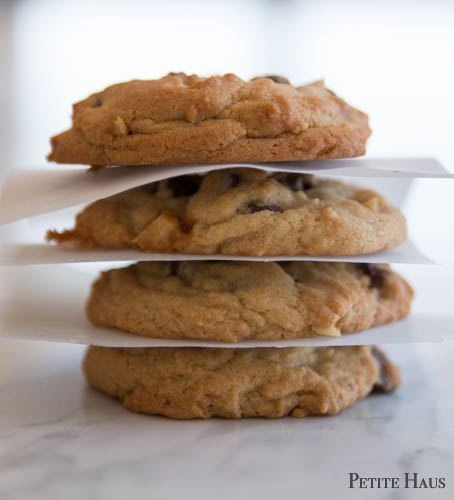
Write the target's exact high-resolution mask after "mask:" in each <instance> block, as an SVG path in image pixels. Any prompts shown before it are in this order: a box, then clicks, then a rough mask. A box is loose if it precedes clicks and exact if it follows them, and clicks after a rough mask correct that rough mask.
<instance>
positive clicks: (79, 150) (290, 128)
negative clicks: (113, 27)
mask: <svg viewBox="0 0 454 500" xmlns="http://www.w3.org/2000/svg"><path fill="white" fill-rule="evenodd" d="M369 135H370V129H369V126H368V119H367V115H365V114H364V113H362V112H361V111H358V110H357V109H355V108H353V107H351V106H349V105H348V104H347V103H346V102H344V101H343V100H342V99H340V98H339V97H337V96H336V95H335V94H333V93H332V92H331V91H329V90H327V89H326V88H325V87H324V86H323V83H322V82H315V83H312V84H310V85H304V86H301V87H293V86H292V85H290V83H289V82H288V81H286V80H285V79H282V78H281V79H279V78H276V77H258V78H253V79H252V80H250V81H248V82H246V81H243V80H241V79H240V78H238V77H237V76H235V75H233V74H227V75H224V76H213V77H210V78H201V77H199V76H197V75H190V76H188V75H185V74H184V73H170V74H169V75H167V76H165V77H163V78H160V79H159V80H133V81H130V82H125V83H119V84H117V85H112V86H111V87H108V88H106V89H105V90H104V91H102V92H99V93H96V94H93V95H91V96H90V97H88V98H87V99H85V100H83V101H81V102H78V103H77V104H75V105H74V106H73V119H72V128H70V129H69V130H67V131H66V132H63V133H61V134H59V135H57V136H55V137H53V138H52V139H51V146H52V152H51V153H50V154H49V156H48V159H49V160H51V161H55V162H57V163H82V164H87V165H98V166H99V165H163V164H190V163H237V162H248V163H250V162H269V161H291V160H310V159H314V158H346V157H352V156H359V155H362V154H364V152H365V144H366V141H367V138H368V137H369Z"/></svg>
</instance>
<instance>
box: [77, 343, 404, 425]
mask: <svg viewBox="0 0 454 500" xmlns="http://www.w3.org/2000/svg"><path fill="white" fill-rule="evenodd" d="M84 372H85V376H86V379H87V381H88V383H89V384H90V385H91V386H92V387H94V388H96V389H98V390H100V391H102V392H104V393H106V394H108V395H110V396H113V397H116V398H118V399H120V401H121V402H122V403H123V404H124V406H125V407H126V408H128V409H130V410H132V411H135V412H140V413H147V414H149V415H164V416H166V417H170V418H176V419H190V418H211V417H223V418H242V417H266V418H278V417H284V416H286V415H290V416H292V417H305V416H307V415H333V414H335V413H338V412H340V411H341V410H343V409H345V408H347V407H349V406H351V405H352V404H354V403H355V402H356V401H357V400H358V399H361V398H364V397H365V396H367V395H368V394H369V393H370V392H372V391H374V390H375V391H382V392H383V391H384V392H390V391H393V390H394V389H396V388H397V387H398V386H399V385H400V377H399V370H398V368H397V367H396V366H394V365H393V364H391V363H390V362H389V361H388V360H387V359H386V357H385V355H384V353H383V352H382V351H381V350H380V349H379V348H377V347H374V346H355V347H292V348H283V349H275V348H264V349H261V348H254V349H216V348H190V347H186V348H185V347H179V348H112V347H94V346H91V347H89V348H88V351H87V354H86V357H85V361H84Z"/></svg>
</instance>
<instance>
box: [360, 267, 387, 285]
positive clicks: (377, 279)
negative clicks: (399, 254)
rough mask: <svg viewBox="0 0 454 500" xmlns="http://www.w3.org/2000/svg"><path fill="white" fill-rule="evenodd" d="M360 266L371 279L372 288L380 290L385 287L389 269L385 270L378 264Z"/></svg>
mask: <svg viewBox="0 0 454 500" xmlns="http://www.w3.org/2000/svg"><path fill="white" fill-rule="evenodd" d="M360 266H361V269H362V270H363V271H364V272H365V273H366V274H367V275H368V276H369V278H370V283H369V287H370V288H377V289H380V288H381V287H382V286H383V285H384V283H385V277H386V276H387V275H388V274H389V271H388V270H387V269H383V268H382V267H379V266H377V264H360Z"/></svg>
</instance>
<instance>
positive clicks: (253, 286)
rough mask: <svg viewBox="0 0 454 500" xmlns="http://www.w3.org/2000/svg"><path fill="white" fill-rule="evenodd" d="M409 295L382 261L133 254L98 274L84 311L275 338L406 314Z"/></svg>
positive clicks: (352, 328)
mask: <svg viewBox="0 0 454 500" xmlns="http://www.w3.org/2000/svg"><path fill="white" fill-rule="evenodd" d="M412 297H413V290H412V289H411V287H410V285H408V283H406V282H405V280H404V279H403V278H401V277H400V276H399V275H398V274H396V273H394V272H393V271H392V270H391V269H390V267H389V266H388V265H373V264H349V263H337V262H287V263H276V262H235V261H226V262H219V261H211V262H210V261H208V262H203V261H185V262H139V263H138V264H134V265H132V266H129V267H126V268H121V269H113V270H110V271H107V272H103V273H102V274H101V276H100V278H99V279H98V280H97V281H96V282H95V283H94V285H93V288H92V291H91V296H90V298H89V300H88V303H87V316H88V319H89V320H90V321H91V322H92V323H93V324H95V325H98V326H109V327H116V328H119V329H121V330H124V331H127V332H132V333H137V334H140V335H144V336H148V337H156V338H173V339H184V338H186V339H202V340H218V341H223V342H239V341H241V340H246V339H261V340H277V339H294V338H302V337H315V336H317V335H330V336H340V335H341V334H344V333H353V332H358V331H361V330H365V329H367V328H369V327H372V326H376V325H382V324H385V323H389V322H392V321H396V320H399V319H401V318H404V317H405V316H407V315H408V313H409V310H410V303H411V300H412Z"/></svg>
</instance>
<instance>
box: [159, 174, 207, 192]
mask: <svg viewBox="0 0 454 500" xmlns="http://www.w3.org/2000/svg"><path fill="white" fill-rule="evenodd" d="M201 183H202V177H201V176H200V175H183V176H181V177H173V178H172V179H168V181H167V187H168V188H169V189H170V190H171V191H172V193H173V196H176V197H179V196H192V195H193V194H195V193H197V191H198V190H199V187H200V184H201Z"/></svg>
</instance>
